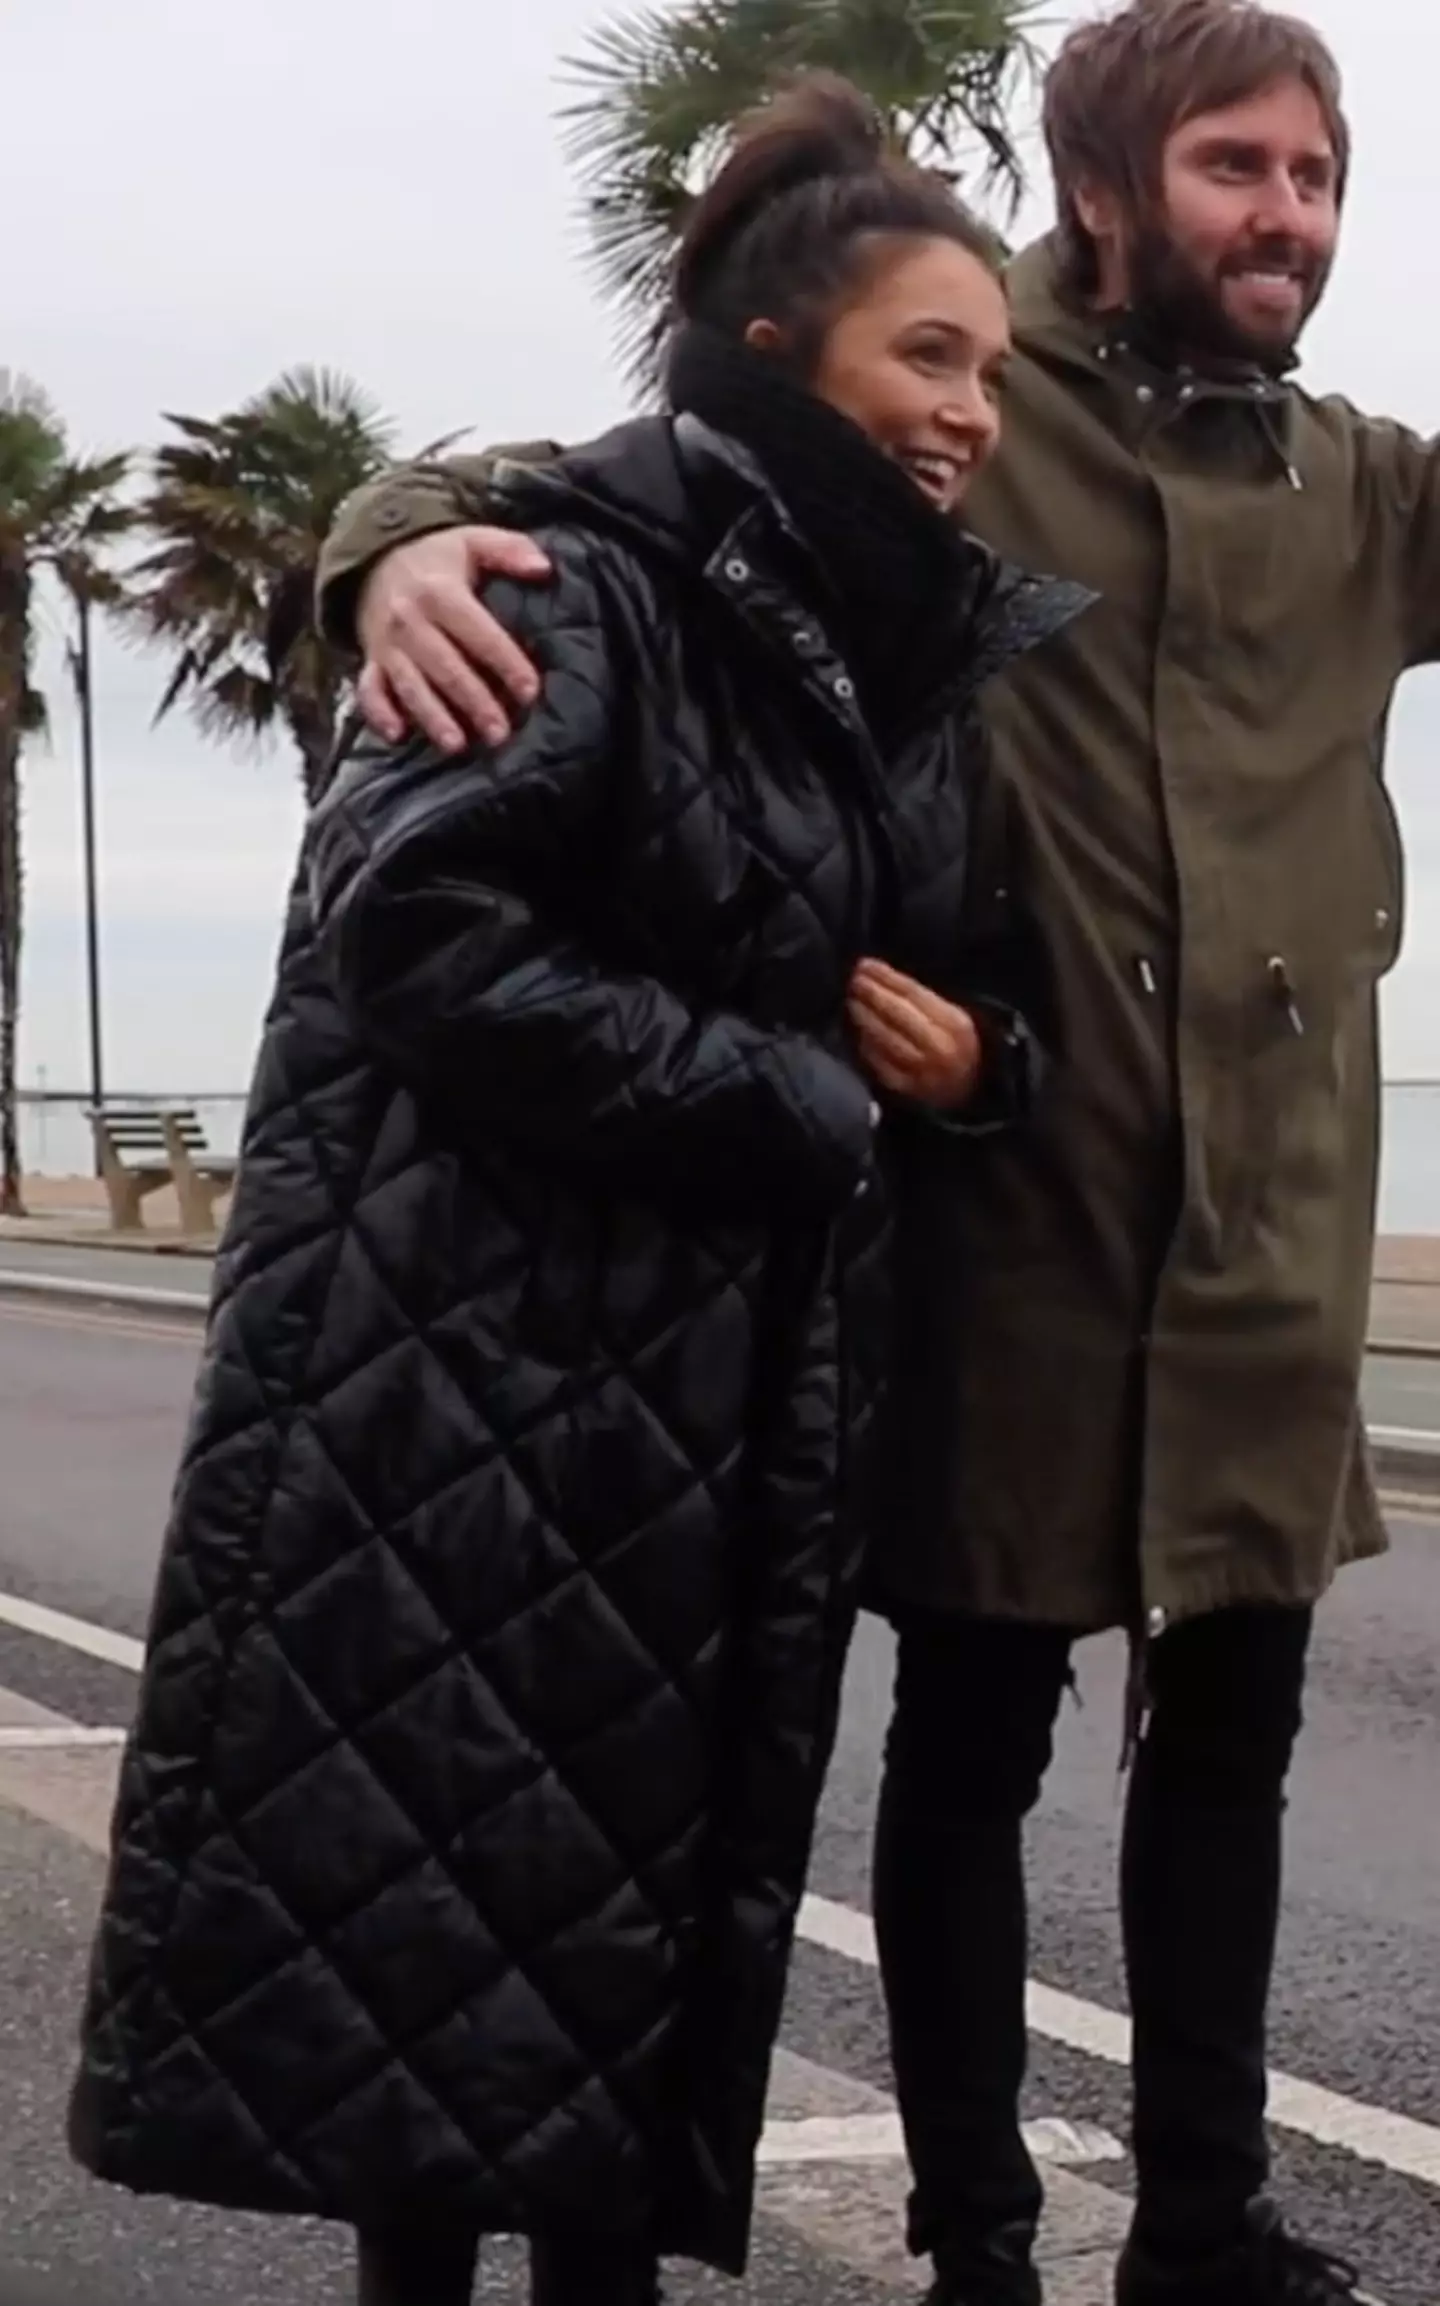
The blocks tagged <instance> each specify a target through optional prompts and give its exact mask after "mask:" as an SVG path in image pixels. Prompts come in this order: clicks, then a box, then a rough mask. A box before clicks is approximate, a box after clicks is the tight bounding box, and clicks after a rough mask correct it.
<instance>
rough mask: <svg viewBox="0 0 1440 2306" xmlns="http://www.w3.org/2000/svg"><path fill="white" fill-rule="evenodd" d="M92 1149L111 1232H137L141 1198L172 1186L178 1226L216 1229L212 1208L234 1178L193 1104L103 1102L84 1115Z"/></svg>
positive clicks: (196, 1231) (197, 1231)
mask: <svg viewBox="0 0 1440 2306" xmlns="http://www.w3.org/2000/svg"><path fill="white" fill-rule="evenodd" d="M90 1126H91V1129H92V1130H93V1131H94V1135H95V1155H96V1160H97V1162H98V1164H99V1169H100V1175H101V1177H102V1179H103V1180H104V1184H105V1190H106V1193H107V1194H108V1195H109V1199H110V1224H111V1227H112V1229H113V1230H114V1231H115V1232H117V1233H136V1232H143V1231H144V1229H145V1210H144V1204H145V1202H146V1201H147V1200H148V1198H149V1196H150V1195H151V1194H152V1193H159V1192H162V1191H163V1190H164V1189H165V1187H166V1186H172V1187H173V1188H174V1192H175V1198H176V1200H177V1202H178V1203H179V1205H180V1230H181V1232H182V1233H185V1234H187V1235H191V1236H196V1237H199V1236H203V1235H206V1234H211V1233H214V1232H215V1231H216V1230H217V1225H216V1217H215V1210H216V1204H217V1202H219V1201H221V1200H223V1199H224V1197H225V1196H226V1194H227V1193H229V1192H230V1191H231V1189H232V1187H233V1186H234V1183H235V1168H236V1164H235V1161H234V1159H233V1157H232V1156H231V1155H229V1154H224V1153H212V1152H211V1150H210V1148H209V1146H208V1144H207V1143H206V1140H205V1132H204V1130H203V1129H202V1128H201V1126H200V1119H199V1115H198V1114H197V1113H196V1111H195V1108H194V1107H193V1105H181V1106H171V1107H168V1108H162V1107H160V1106H158V1105H125V1106H116V1105H106V1106H103V1107H101V1109H100V1110H99V1111H98V1112H92V1114H91V1115H90Z"/></svg>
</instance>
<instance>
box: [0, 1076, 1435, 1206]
mask: <svg viewBox="0 0 1440 2306" xmlns="http://www.w3.org/2000/svg"><path fill="white" fill-rule="evenodd" d="M132 1096H133V1101H134V1102H135V1103H145V1104H152V1103H154V1104H184V1105H190V1106H193V1107H194V1108H195V1110H196V1113H197V1115H198V1117H199V1120H200V1123H201V1126H202V1128H203V1129H204V1130H205V1133H206V1137H207V1139H208V1140H209V1143H210V1146H211V1149H212V1151H214V1152H216V1153H233V1152H234V1151H235V1149H236V1145H237V1141H238V1139H239V1135H240V1127H241V1122H242V1119H243V1116H244V1097H243V1094H242V1093H241V1092H239V1091H227V1092H217V1093H214V1094H200V1095H198V1096H197V1095H194V1094H190V1093H187V1092H184V1091H170V1092H163V1091H156V1090H148V1091H143V1092H133V1093H132ZM126 1101H127V1099H126V1097H125V1095H124V1094H122V1093H120V1092H117V1093H116V1095H115V1098H114V1102H115V1103H116V1104H121V1103H124V1102H126ZM21 1145H22V1155H23V1159H24V1164H25V1167H26V1169H27V1171H28V1172H29V1173H30V1174H31V1175H33V1176H41V1177H79V1176H85V1175H88V1174H90V1173H91V1170H92V1163H93V1156H92V1153H91V1146H90V1131H89V1126H88V1124H87V1122H86V1119H85V1100H84V1099H82V1098H79V1097H58V1096H55V1095H48V1096H44V1097H41V1096H39V1095H37V1094H34V1093H30V1094H26V1095H24V1097H23V1102H22V1106H21ZM1380 1230H1381V1231H1382V1232H1383V1233H1435V1234H1440V1081H1397V1082H1392V1083H1390V1084H1389V1085H1388V1086H1387V1088H1386V1091H1385V1137H1384V1156H1383V1160H1382V1164H1381V1177H1380Z"/></svg>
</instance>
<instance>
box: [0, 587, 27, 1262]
mask: <svg viewBox="0 0 1440 2306" xmlns="http://www.w3.org/2000/svg"><path fill="white" fill-rule="evenodd" d="M29 664H30V570H29V565H28V563H27V561H26V558H25V554H24V551H23V549H21V548H19V547H14V546H12V547H6V546H3V545H0V1217H23V1216H24V1214H25V1199H24V1191H23V1185H22V1175H21V1167H20V1097H19V1088H20V1082H19V1042H20V951H21V926H22V904H23V898H24V877H23V865H22V859H21V853H20V749H21V745H22V743H23V741H24V727H25V705H26V699H27V697H28V694H29V685H30V684H29Z"/></svg>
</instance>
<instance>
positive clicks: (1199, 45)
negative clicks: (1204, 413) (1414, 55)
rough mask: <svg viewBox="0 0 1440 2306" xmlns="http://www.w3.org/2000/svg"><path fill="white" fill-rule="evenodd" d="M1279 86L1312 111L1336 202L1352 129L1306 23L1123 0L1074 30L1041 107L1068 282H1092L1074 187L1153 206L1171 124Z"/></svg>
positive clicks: (1232, 1) (1192, 1)
mask: <svg viewBox="0 0 1440 2306" xmlns="http://www.w3.org/2000/svg"><path fill="white" fill-rule="evenodd" d="M1283 80H1299V81H1302V82H1303V83H1304V85H1305V86H1306V87H1307V88H1309V89H1310V90H1311V92H1312V93H1313V95H1314V97H1315V100H1316V102H1317V103H1318V104H1319V106H1320V110H1321V112H1322V114H1323V115H1324V119H1325V125H1326V128H1327V129H1328V131H1329V134H1330V141H1331V143H1332V144H1333V145H1334V148H1335V158H1336V163H1337V166H1338V169H1339V190H1340V192H1341V193H1342V195H1343V192H1344V188H1345V178H1346V175H1347V172H1348V169H1349V164H1350V131H1349V127H1348V126H1347V123H1346V119H1345V114H1344V110H1343V108H1342V101H1341V85H1340V67H1339V65H1338V64H1337V63H1336V61H1335V58H1334V57H1333V56H1332V54H1331V52H1330V50H1329V48H1328V47H1327V45H1326V43H1325V41H1324V40H1323V39H1322V38H1321V36H1320V34H1319V33H1318V32H1317V31H1316V30H1315V28H1314V26H1313V25H1311V24H1305V23H1302V21H1301V20H1300V18H1299V17H1298V16H1285V15H1281V14H1279V13H1278V12H1277V11H1276V10H1274V9H1272V8H1266V7H1264V6H1262V5H1260V0H1130V5H1129V6H1128V7H1125V8H1122V9H1121V10H1120V11H1119V12H1118V14H1112V15H1109V16H1105V17H1101V18H1100V19H1098V20H1097V21H1096V22H1094V23H1090V24H1081V25H1078V26H1077V27H1076V29H1075V30H1074V31H1073V32H1072V33H1071V34H1070V35H1069V37H1068V38H1067V39H1066V41H1065V42H1064V44H1063V46H1062V47H1061V49H1060V52H1059V54H1058V55H1057V56H1056V58H1055V61H1054V63H1053V64H1052V65H1051V67H1050V70H1049V73H1048V74H1047V76H1046V81H1045V107H1044V128H1045V143H1046V147H1047V149H1048V151H1049V154H1050V166H1051V169H1052V171H1053V173H1054V177H1055V200H1056V208H1057V215H1058V231H1059V236H1060V248H1061V261H1062V267H1063V270H1064V273H1065V276H1066V278H1067V280H1068V282H1069V284H1070V285H1071V286H1072V287H1073V288H1076V289H1082V290H1084V289H1089V288H1091V287H1093V286H1094V272H1095V250H1094V245H1093V243H1092V241H1091V239H1090V236H1089V234H1088V233H1087V232H1086V230H1085V228H1084V226H1083V224H1082V223H1081V221H1080V217H1079V214H1078V212H1077V209H1076V205H1075V195H1076V192H1077V191H1078V190H1079V189H1080V188H1081V187H1082V186H1094V187H1104V188H1106V189H1108V190H1110V191H1114V192H1118V193H1119V194H1120V195H1121V197H1122V198H1123V199H1124V200H1125V201H1126V203H1127V204H1128V205H1129V206H1130V207H1131V209H1132V210H1133V211H1134V212H1135V213H1136V214H1144V213H1145V211H1146V210H1147V208H1148V209H1153V206H1154V203H1155V202H1156V201H1157V200H1158V197H1159V191H1160V167H1161V157H1162V154H1163V152H1164V149H1165V144H1166V142H1167V140H1168V138H1169V137H1170V136H1172V135H1173V134H1174V132H1175V130H1176V129H1177V128H1180V127H1183V126H1184V124H1185V122H1186V121H1187V120H1194V119H1195V118H1197V117H1198V115H1199V114H1200V113H1202V112H1218V111H1221V110H1223V108H1224V107H1225V106H1226V105H1230V104H1239V103H1242V102H1243V101H1244V100H1245V99H1246V98H1247V97H1250V96H1257V95H1259V94H1260V92H1261V91H1262V90H1263V89H1266V88H1273V87H1274V86H1275V85H1276V83H1277V82H1279V81H1283Z"/></svg>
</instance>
